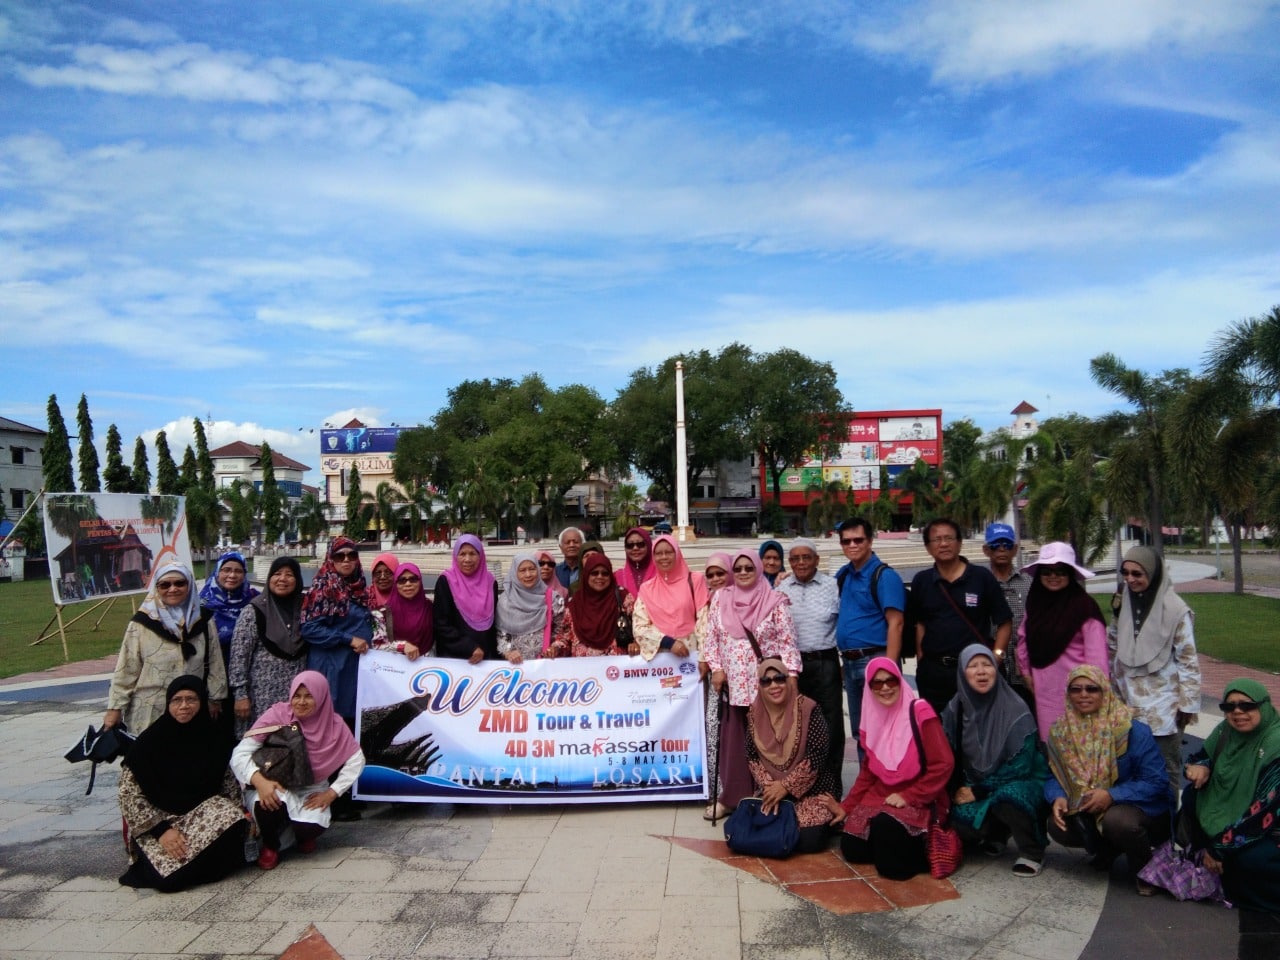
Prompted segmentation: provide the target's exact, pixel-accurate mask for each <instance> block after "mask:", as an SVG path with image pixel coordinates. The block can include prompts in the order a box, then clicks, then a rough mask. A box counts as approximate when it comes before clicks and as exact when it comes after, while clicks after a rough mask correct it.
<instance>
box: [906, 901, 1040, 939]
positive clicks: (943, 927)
mask: <svg viewBox="0 0 1280 960" xmlns="http://www.w3.org/2000/svg"><path fill="white" fill-rule="evenodd" d="M911 922H912V923H913V924H914V925H915V926H917V927H923V928H924V929H926V930H932V931H934V932H935V933H941V934H946V935H947V936H954V937H960V938H961V939H965V940H981V941H984V942H985V941H987V940H990V939H991V938H992V937H995V936H997V935H998V934H1000V933H1001V932H1002V931H1003V930H1004V928H1005V927H1007V926H1008V925H1009V924H1010V923H1016V922H1017V921H1016V920H1011V919H1010V918H1009V917H1007V916H1005V915H1004V914H1002V913H992V912H991V911H990V910H984V909H982V908H981V907H979V906H976V905H974V904H972V903H970V902H968V901H967V900H948V901H946V902H945V903H935V904H932V905H931V906H928V907H926V908H925V909H924V910H923V911H921V912H920V913H919V914H918V915H917V916H916V918H915V919H914V920H912V921H911Z"/></svg>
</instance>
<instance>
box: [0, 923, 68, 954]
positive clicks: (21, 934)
mask: <svg viewBox="0 0 1280 960" xmlns="http://www.w3.org/2000/svg"><path fill="white" fill-rule="evenodd" d="M64 923H66V921H65V920H48V919H14V920H0V943H3V944H4V945H5V948H6V949H8V950H22V949H25V948H26V947H28V946H30V945H31V944H33V943H40V944H43V942H44V938H45V937H47V936H49V935H50V934H52V933H53V932H54V931H55V930H57V929H58V928H59V927H60V926H62V925H63V924H64Z"/></svg>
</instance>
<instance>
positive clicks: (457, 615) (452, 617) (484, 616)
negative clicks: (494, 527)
mask: <svg viewBox="0 0 1280 960" xmlns="http://www.w3.org/2000/svg"><path fill="white" fill-rule="evenodd" d="M497 602H498V582H497V580H495V579H494V576H493V574H492V573H490V572H489V570H488V568H487V567H486V566H485V559H484V544H483V543H481V542H480V539H479V538H478V537H475V536H472V535H471V534H469V533H464V534H463V535H462V536H460V537H459V538H458V539H457V540H456V541H455V542H454V544H453V566H451V567H449V569H447V570H446V571H445V572H444V573H443V574H441V575H440V579H439V580H437V581H436V598H435V606H434V609H433V611H432V613H433V618H434V623H435V643H436V652H437V654H438V655H439V656H441V657H457V658H458V659H460V660H467V661H469V662H470V663H479V662H480V661H481V660H486V659H488V660H494V659H496V658H497V656H498V628H497V626H496V625H495V623H494V611H495V609H496V608H497Z"/></svg>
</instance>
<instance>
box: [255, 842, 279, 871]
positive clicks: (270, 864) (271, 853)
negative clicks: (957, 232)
mask: <svg viewBox="0 0 1280 960" xmlns="http://www.w3.org/2000/svg"><path fill="white" fill-rule="evenodd" d="M279 862H280V854H279V853H278V852H276V851H275V850H272V849H271V848H270V847H263V848H262V852H261V853H259V854H258V866H260V867H261V868H262V869H263V870H274V869H275V868H276V864H277V863H279Z"/></svg>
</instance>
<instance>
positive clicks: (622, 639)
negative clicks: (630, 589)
mask: <svg viewBox="0 0 1280 960" xmlns="http://www.w3.org/2000/svg"><path fill="white" fill-rule="evenodd" d="M623 596H624V594H623V592H622V589H621V588H617V587H615V588H614V599H615V600H617V601H618V620H617V622H616V623H615V624H614V626H613V640H614V643H616V644H617V645H618V649H619V650H621V651H622V652H623V653H626V652H627V648H628V647H630V646H631V644H633V643H635V639H636V637H635V632H634V631H633V630H632V629H631V614H629V613H627V611H626V609H625V608H624V607H623V606H622V598H623Z"/></svg>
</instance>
